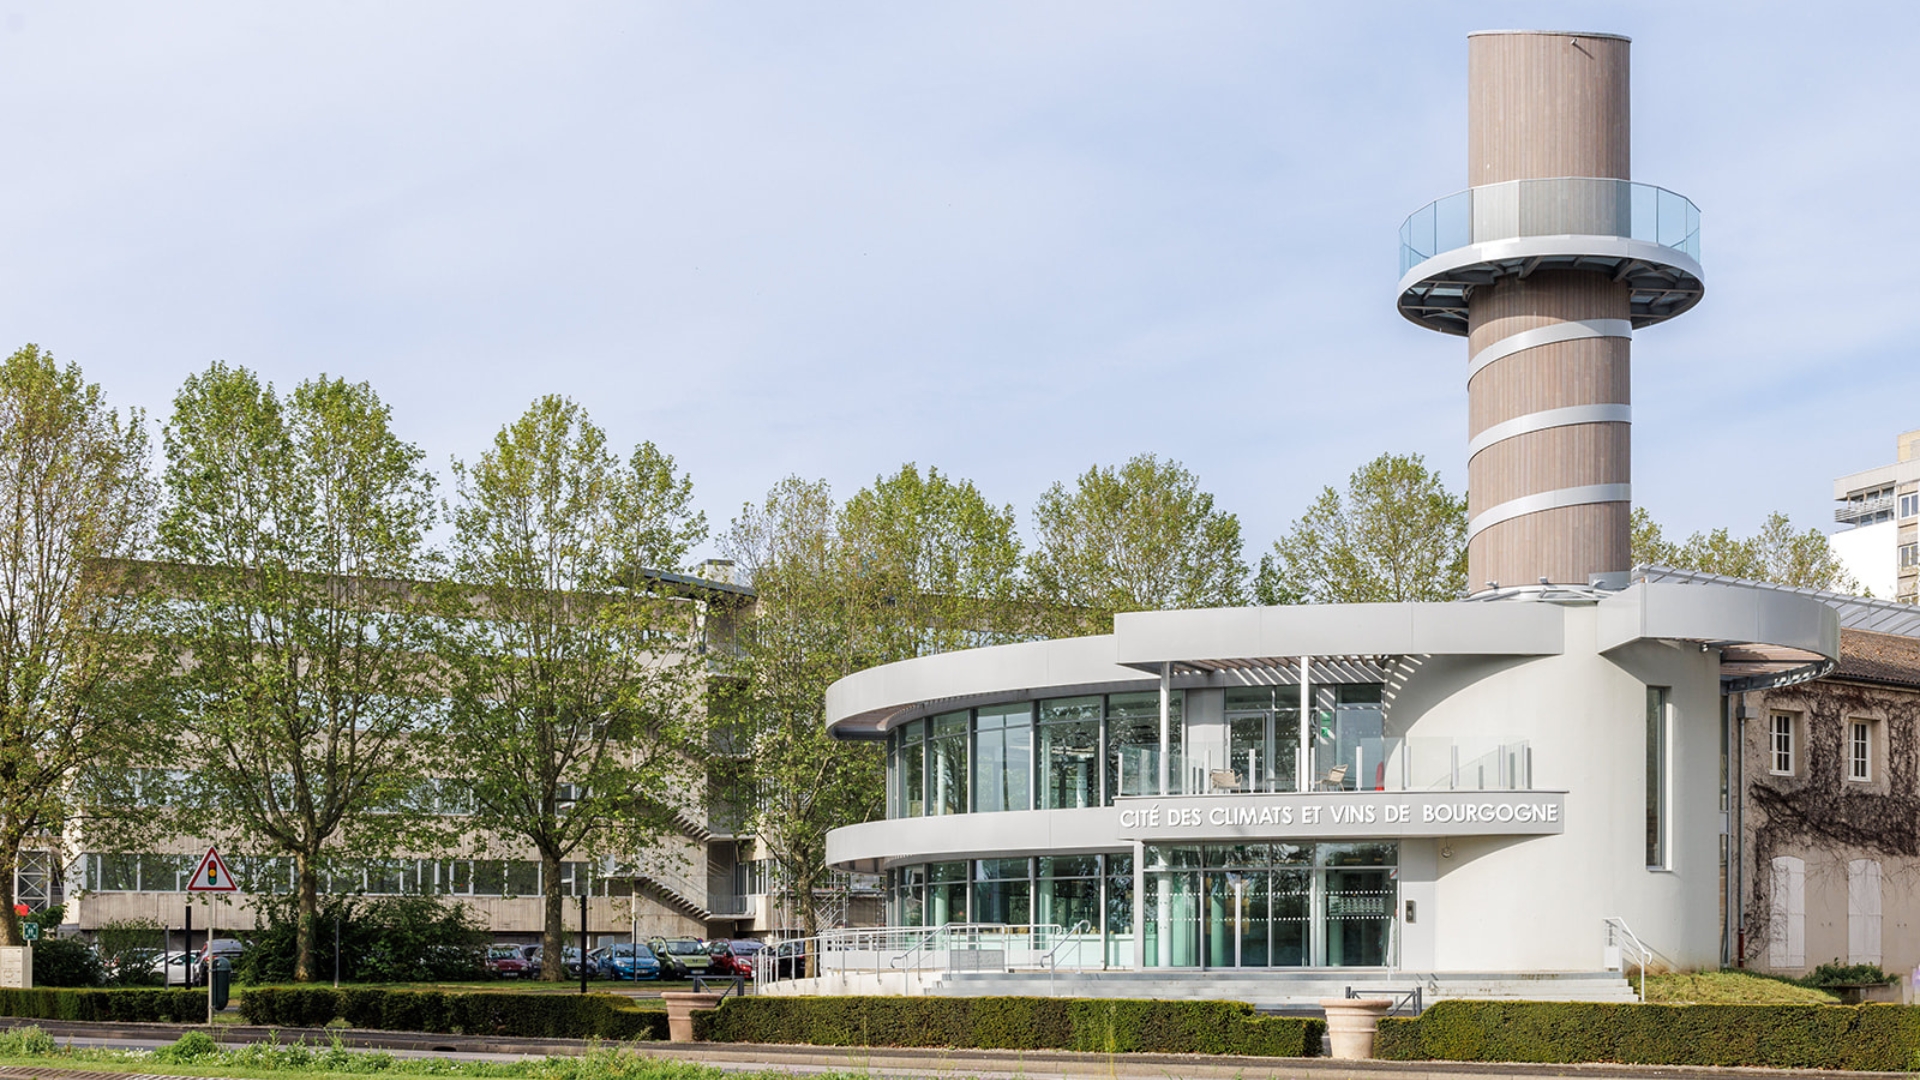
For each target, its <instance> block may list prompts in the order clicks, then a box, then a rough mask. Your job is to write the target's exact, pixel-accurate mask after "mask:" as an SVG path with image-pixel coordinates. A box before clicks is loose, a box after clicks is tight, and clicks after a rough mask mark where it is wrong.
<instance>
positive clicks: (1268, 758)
mask: <svg viewBox="0 0 1920 1080" xmlns="http://www.w3.org/2000/svg"><path fill="white" fill-rule="evenodd" d="M1299 756H1300V713H1299V710H1298V709H1262V710H1259V711H1253V710H1248V711H1244V712H1229V713H1227V767H1228V768H1229V769H1231V770H1233V774H1234V776H1235V778H1236V786H1237V787H1238V788H1239V790H1241V791H1295V790H1298V789H1297V779H1298V778H1297V777H1296V775H1295V773H1294V761H1295V759H1296V758H1298V757H1299Z"/></svg>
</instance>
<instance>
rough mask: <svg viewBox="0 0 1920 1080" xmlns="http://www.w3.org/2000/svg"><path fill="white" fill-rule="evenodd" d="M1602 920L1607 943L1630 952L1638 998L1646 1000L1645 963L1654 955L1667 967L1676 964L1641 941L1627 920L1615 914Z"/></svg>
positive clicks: (1647, 963)
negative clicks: (1636, 973)
mask: <svg viewBox="0 0 1920 1080" xmlns="http://www.w3.org/2000/svg"><path fill="white" fill-rule="evenodd" d="M1602 921H1603V922H1604V923H1605V925H1606V928H1607V942H1608V944H1612V945H1618V946H1619V947H1620V949H1621V951H1622V953H1631V954H1632V956H1633V959H1634V964H1635V965H1636V966H1637V967H1639V969H1640V1000H1641V1001H1642V1002H1645V1001H1646V1000H1647V965H1649V964H1651V963H1652V962H1653V960H1654V958H1655V957H1659V958H1660V959H1662V960H1665V961H1666V962H1667V966H1668V967H1674V966H1676V965H1675V964H1674V962H1673V958H1672V957H1670V956H1667V955H1666V954H1665V953H1662V952H1661V951H1660V950H1658V949H1656V948H1654V947H1653V946H1651V945H1648V944H1647V943H1646V942H1644V941H1641V940H1640V937H1639V935H1638V934H1635V933H1634V932H1633V928H1632V927H1629V926H1628V925H1627V920H1625V919H1622V918H1620V917H1619V916H1617V915H1609V916H1607V917H1606V918H1605V919H1604V920H1602Z"/></svg>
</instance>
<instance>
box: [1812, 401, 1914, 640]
mask: <svg viewBox="0 0 1920 1080" xmlns="http://www.w3.org/2000/svg"><path fill="white" fill-rule="evenodd" d="M1833 498H1834V501H1836V502H1838V503H1839V504H1840V505H1839V506H1838V507H1836V508H1835V509H1834V511H1833V518H1834V520H1835V521H1837V522H1839V523H1840V524H1842V525H1844V526H1846V528H1844V529H1842V530H1840V531H1839V532H1837V533H1835V534H1834V535H1833V539H1832V541H1831V542H1832V544H1833V551H1834V554H1835V555H1838V556H1839V557H1840V562H1841V564H1842V565H1844V566H1845V567H1846V568H1847V573H1849V574H1852V575H1853V578H1854V580H1855V581H1857V582H1859V583H1860V588H1861V589H1862V590H1863V591H1867V592H1871V593H1872V594H1873V595H1874V596H1878V597H1881V598H1882V599H1887V598H1891V599H1894V600H1900V601H1903V602H1905V603H1909V604H1911V603H1913V602H1914V601H1915V600H1916V599H1920V588H1917V586H1920V431H1909V432H1906V433H1905V434H1903V435H1901V436H1900V438H1899V440H1898V453H1897V455H1896V457H1895V460H1894V462H1893V464H1891V465H1882V466H1879V467H1878V468H1873V469H1868V470H1866V471H1865V472H1857V473H1854V474H1852V475H1850V476H1843V477H1841V478H1839V479H1838V480H1835V481H1834V482H1833Z"/></svg>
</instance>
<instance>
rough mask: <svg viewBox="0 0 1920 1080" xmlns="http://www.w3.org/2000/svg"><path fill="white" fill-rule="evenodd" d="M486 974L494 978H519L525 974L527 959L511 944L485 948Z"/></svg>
mask: <svg viewBox="0 0 1920 1080" xmlns="http://www.w3.org/2000/svg"><path fill="white" fill-rule="evenodd" d="M486 963H487V974H488V975H491V976H493V977H494V978H496V979H521V978H525V977H526V976H527V967H528V964H527V959H526V957H524V956H521V955H520V950H519V949H516V948H514V947H513V946H511V945H495V946H493V947H491V948H489V949H488V950H487V961H486Z"/></svg>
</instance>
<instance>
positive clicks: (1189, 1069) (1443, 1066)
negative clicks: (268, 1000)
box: [0, 1017, 1911, 1080]
mask: <svg viewBox="0 0 1920 1080" xmlns="http://www.w3.org/2000/svg"><path fill="white" fill-rule="evenodd" d="M27 1025H34V1026H37V1027H39V1028H41V1029H42V1030H44V1031H46V1032H47V1033H48V1034H50V1035H53V1036H54V1037H56V1038H60V1039H68V1038H76V1037H77V1038H91V1039H113V1040H125V1041H128V1042H132V1043H146V1044H155V1043H164V1042H172V1041H173V1040H174V1039H177V1038H179V1037H180V1036H181V1035H182V1034H183V1033H185V1032H188V1031H205V1030H206V1028H204V1027H197V1026H188V1025H180V1024H94V1023H80V1022H77V1021H69V1020H33V1019H29V1018H25V1017H0V1028H9V1027H24V1026H27ZM214 1035H215V1038H217V1039H219V1040H220V1041H221V1042H222V1043H224V1044H229V1045H233V1044H245V1043H251V1042H264V1041H266V1040H268V1039H278V1040H279V1041H280V1042H298V1041H301V1040H305V1041H307V1042H309V1043H318V1044H321V1045H325V1044H327V1043H330V1042H331V1041H332V1040H333V1039H334V1038H336V1037H338V1038H339V1040H340V1042H341V1044H342V1045H345V1046H349V1047H353V1048H355V1049H366V1050H375V1049H378V1050H401V1051H411V1052H416V1053H419V1052H426V1053H432V1052H440V1053H449V1054H511V1055H553V1056H563V1055H569V1054H579V1053H583V1052H585V1051H586V1050H588V1049H591V1048H593V1047H595V1046H599V1047H604V1046H607V1045H608V1044H606V1043H594V1042H590V1041H587V1040H583V1039H518V1038H485V1037H481V1036H475V1035H435V1034H429V1033H421V1032H409V1031H361V1030H333V1029H321V1028H266V1027H230V1028H221V1029H219V1030H218V1031H216V1032H215V1033H214ZM625 1045H626V1046H627V1047H628V1048H630V1049H633V1050H635V1051H636V1052H638V1053H641V1054H644V1055H647V1056H649V1057H657V1058H663V1059H670V1060H677V1061H687V1062H698V1063H700V1064H705V1065H712V1066H714V1067H716V1068H720V1069H725V1070H728V1071H730V1072H754V1071H762V1070H769V1069H771V1070H779V1071H785V1072H793V1073H818V1072H854V1073H865V1074H869V1075H872V1076H875V1077H901V1078H919V1077H927V1078H936V1080H937V1078H956V1080H958V1078H966V1077H980V1078H983V1080H986V1078H992V1080H1081V1078H1087V1077H1108V1078H1110V1080H1111V1078H1120V1077H1125V1078H1130V1080H1166V1078H1170V1077H1179V1078H1189V1077H1190V1078H1193V1080H1347V1078H1353V1080H1519V1078H1522V1077H1578V1078H1583V1080H1585V1078H1591V1080H1602V1078H1611V1077H1617V1078H1633V1080H1661V1078H1669V1077H1670V1078H1673V1080H1755V1078H1757V1077H1779V1078H1794V1080H1800V1078H1805V1080H1816V1078H1818V1080H1869V1078H1892V1077H1908V1076H1910V1075H1911V1074H1908V1073H1869V1072H1832V1071H1822V1070H1813V1069H1805V1070H1798V1069H1796V1070H1788V1069H1723V1068H1701V1067H1694V1066H1659V1065H1608V1064H1598V1065H1509V1064H1490V1063H1484V1062H1442V1061H1412V1062H1399V1061H1333V1060H1329V1059H1327V1058H1265V1057H1232V1056H1226V1055H1220V1056H1211V1055H1191V1054H1082V1053H1073V1052H1070V1051H1064V1050H1025V1051H1021V1050H948V1049H901V1048H865V1047H829V1046H785V1045H782V1046H772V1045H763V1044H753V1043H659V1042H648V1043H629V1044H625ZM128 1076H129V1074H126V1073H103V1072H89V1071H85V1070H63V1069H54V1068H44V1067H40V1066H33V1067H19V1066H16V1067H5V1068H0V1077H45V1078H48V1080H100V1078H105V1077H112V1078H115V1080H128Z"/></svg>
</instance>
